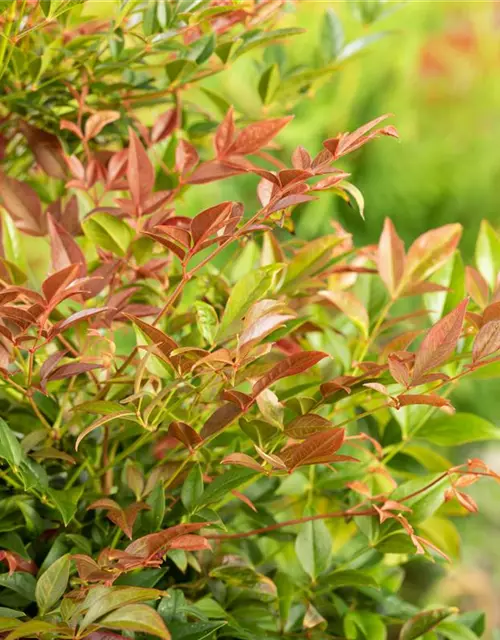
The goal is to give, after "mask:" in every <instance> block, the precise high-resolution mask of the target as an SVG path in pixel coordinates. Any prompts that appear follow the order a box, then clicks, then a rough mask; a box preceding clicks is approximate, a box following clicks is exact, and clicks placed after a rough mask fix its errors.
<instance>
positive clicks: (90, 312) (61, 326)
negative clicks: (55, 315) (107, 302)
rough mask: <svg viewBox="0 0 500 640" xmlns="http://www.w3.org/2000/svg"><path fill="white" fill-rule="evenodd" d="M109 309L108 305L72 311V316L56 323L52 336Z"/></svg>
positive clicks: (51, 332) (51, 331) (50, 333)
mask: <svg viewBox="0 0 500 640" xmlns="http://www.w3.org/2000/svg"><path fill="white" fill-rule="evenodd" d="M106 311H108V307H99V308H94V309H82V310H81V311H76V312H75V313H72V314H71V315H70V316H68V317H67V318H65V319H64V320H61V321H60V322H58V323H57V324H55V325H54V326H53V327H52V329H51V330H50V332H49V335H50V338H53V337H54V336H56V335H58V334H59V333H61V331H66V329H69V328H70V327H72V326H73V325H75V324H76V323H77V322H81V321H82V320H87V319H88V318H93V317H94V316H97V315H99V314H101V313H105V312H106Z"/></svg>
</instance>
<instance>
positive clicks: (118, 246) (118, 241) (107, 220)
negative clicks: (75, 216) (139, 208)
mask: <svg viewBox="0 0 500 640" xmlns="http://www.w3.org/2000/svg"><path fill="white" fill-rule="evenodd" d="M82 227H83V232H84V233H85V235H86V236H87V237H88V238H89V240H91V241H92V242H93V243H95V244H96V245H97V246H99V247H102V248H103V249H106V250H107V251H111V252H112V253H115V254H116V255H118V256H124V255H125V254H126V252H127V249H128V247H129V245H130V242H131V241H132V238H133V237H134V232H133V230H132V229H131V227H129V225H128V224H127V223H126V222H124V221H123V220H120V219H119V218H116V217H115V216H112V215H111V214H109V213H94V214H93V215H92V216H90V217H89V218H87V219H86V220H84V222H83V223H82Z"/></svg>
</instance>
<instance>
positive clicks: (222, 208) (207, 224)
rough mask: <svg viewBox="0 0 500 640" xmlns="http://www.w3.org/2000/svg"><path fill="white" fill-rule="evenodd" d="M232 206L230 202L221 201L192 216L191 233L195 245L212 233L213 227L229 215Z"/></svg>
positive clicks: (217, 225)
mask: <svg viewBox="0 0 500 640" xmlns="http://www.w3.org/2000/svg"><path fill="white" fill-rule="evenodd" d="M232 208H233V203H232V202H221V203H220V204H217V205H215V206H214V207H210V209H205V211H202V212H201V213H199V214H198V215H197V216H195V217H194V218H193V220H192V222H191V235H192V237H193V243H194V246H195V247H196V246H197V245H200V244H201V243H202V242H203V241H204V240H206V238H208V237H209V236H210V234H211V233H213V231H214V230H215V227H217V228H220V226H219V225H220V223H221V222H223V221H225V220H227V219H228V218H229V217H230V215H231V210H232Z"/></svg>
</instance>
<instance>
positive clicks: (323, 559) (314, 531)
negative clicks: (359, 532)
mask: <svg viewBox="0 0 500 640" xmlns="http://www.w3.org/2000/svg"><path fill="white" fill-rule="evenodd" d="M306 515H307V514H306ZM332 547H333V541H332V538H331V535H330V532H329V531H328V528H327V526H326V524H325V523H324V522H323V520H312V521H310V522H305V523H304V524H302V525H301V528H300V533H299V535H298V536H297V538H296V540H295V553H296V554H297V558H298V560H299V562H300V564H301V565H302V568H303V569H304V571H305V572H306V573H307V574H308V575H309V577H310V578H311V579H312V580H313V581H315V580H316V578H317V577H318V576H319V574H320V573H322V572H323V571H325V569H327V568H328V566H329V564H330V558H331V555H332Z"/></svg>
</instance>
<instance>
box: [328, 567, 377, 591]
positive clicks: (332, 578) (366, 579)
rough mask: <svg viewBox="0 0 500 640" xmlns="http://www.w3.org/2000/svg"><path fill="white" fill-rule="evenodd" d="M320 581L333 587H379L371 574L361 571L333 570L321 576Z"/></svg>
mask: <svg viewBox="0 0 500 640" xmlns="http://www.w3.org/2000/svg"><path fill="white" fill-rule="evenodd" d="M321 582H326V583H327V584H328V585H329V586H330V587H332V588H333V589H337V588H339V587H374V588H375V589H378V588H379V585H378V582H377V581H376V580H375V578H373V577H372V576H369V575H367V574H366V573H363V571H355V570H346V571H334V572H333V573H329V574H327V575H325V576H323V577H322V579H321Z"/></svg>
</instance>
